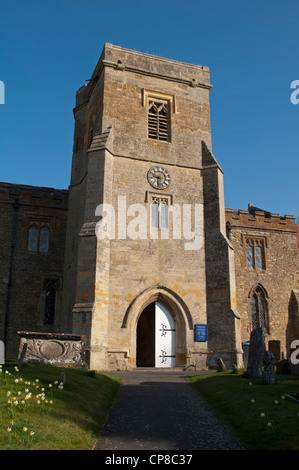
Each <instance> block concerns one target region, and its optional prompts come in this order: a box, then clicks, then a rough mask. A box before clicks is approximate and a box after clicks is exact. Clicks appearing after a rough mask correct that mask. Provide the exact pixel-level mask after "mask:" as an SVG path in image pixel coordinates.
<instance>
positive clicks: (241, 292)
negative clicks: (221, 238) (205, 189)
mask: <svg viewBox="0 0 299 470" xmlns="http://www.w3.org/2000/svg"><path fill="white" fill-rule="evenodd" d="M226 220H227V222H229V223H230V225H231V229H230V239H231V243H232V245H233V247H234V252H235V272H236V285H237V310H238V312H239V314H240V316H241V324H242V342H245V341H249V338H250V332H251V329H252V321H251V307H250V299H251V294H252V291H253V289H254V288H255V287H256V286H258V285H261V286H262V288H263V289H264V292H265V297H266V302H267V307H268V318H269V332H268V334H267V335H266V345H267V347H268V343H269V341H271V340H278V341H280V342H281V352H284V353H285V354H286V355H287V354H288V352H289V346H290V342H291V341H292V340H293V339H295V327H294V318H293V315H294V312H293V311H292V308H291V302H290V301H291V297H292V291H293V289H294V288H295V284H296V271H297V260H298V251H297V240H296V228H295V224H294V217H293V216H288V215H286V216H284V217H281V216H279V215H278V214H270V213H267V212H265V211H261V210H254V209H252V208H251V207H249V210H247V211H246V210H232V209H226ZM246 236H247V237H248V236H252V237H255V238H262V239H263V240H264V241H265V269H248V268H247V265H246V241H245V239H246Z"/></svg>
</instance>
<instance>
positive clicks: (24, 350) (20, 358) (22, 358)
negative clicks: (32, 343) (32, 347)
mask: <svg viewBox="0 0 299 470" xmlns="http://www.w3.org/2000/svg"><path fill="white" fill-rule="evenodd" d="M26 351H27V343H24V344H23V348H22V352H21V354H20V356H19V362H18V368H19V369H21V367H22V365H23V362H24V360H25V355H26Z"/></svg>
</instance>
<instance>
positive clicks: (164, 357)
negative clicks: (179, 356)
mask: <svg viewBox="0 0 299 470" xmlns="http://www.w3.org/2000/svg"><path fill="white" fill-rule="evenodd" d="M155 325H156V326H155V367H175V323H174V319H173V317H172V315H171V313H170V312H169V311H168V310H167V308H166V307H164V305H162V304H160V303H159V302H156V303H155Z"/></svg>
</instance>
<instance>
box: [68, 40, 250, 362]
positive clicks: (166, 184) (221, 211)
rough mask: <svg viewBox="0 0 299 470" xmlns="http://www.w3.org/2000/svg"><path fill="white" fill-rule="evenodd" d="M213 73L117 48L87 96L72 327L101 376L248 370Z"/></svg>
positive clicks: (71, 246) (79, 161)
mask: <svg viewBox="0 0 299 470" xmlns="http://www.w3.org/2000/svg"><path fill="white" fill-rule="evenodd" d="M211 88H212V87H211V85H210V73H209V69H208V67H205V66H197V65H190V64H186V63H182V62H177V61H174V60H168V59H164V58H161V57H156V56H152V55H149V54H143V53H140V52H136V51H132V50H127V49H124V48H121V47H118V46H114V45H112V44H105V46H104V49H103V52H102V55H101V57H100V59H99V62H98V64H97V66H96V68H95V70H94V73H93V75H92V77H91V79H90V81H89V82H88V84H87V85H85V86H83V87H82V88H80V89H79V90H78V92H77V95H76V106H75V109H74V117H75V130H74V149H73V161H72V175H71V184H70V188H69V213H68V226H67V239H66V255H65V273H64V311H65V312H68V314H69V315H68V317H67V316H66V322H65V325H64V328H65V329H68V328H69V329H72V332H73V333H74V334H84V335H86V336H87V337H88V349H89V361H90V368H92V369H98V370H118V369H122V370H125V369H132V368H135V367H174V366H181V367H186V366H189V365H191V364H192V365H195V366H196V367H197V368H198V369H201V368H207V367H215V366H216V364H217V361H218V359H219V357H221V358H222V359H223V360H224V362H225V363H226V364H227V365H228V366H229V365H231V364H232V363H234V364H236V365H237V366H240V365H241V362H242V350H241V342H240V341H241V340H240V319H239V316H238V313H237V311H236V304H235V302H236V295H235V279H234V259H233V249H232V246H231V244H230V242H229V240H228V238H227V237H226V228H225V207H224V197H223V180H222V177H223V174H222V170H221V168H220V166H219V164H218V163H217V161H216V159H215V158H214V156H213V154H212V150H211V129H210V107H209V92H210V90H211Z"/></svg>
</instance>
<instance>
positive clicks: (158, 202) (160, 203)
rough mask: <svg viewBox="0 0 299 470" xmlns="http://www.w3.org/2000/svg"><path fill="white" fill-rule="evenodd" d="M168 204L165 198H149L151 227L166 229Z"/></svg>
mask: <svg viewBox="0 0 299 470" xmlns="http://www.w3.org/2000/svg"><path fill="white" fill-rule="evenodd" d="M168 203H169V200H168V198H166V197H159V196H152V198H151V226H152V227H155V228H168Z"/></svg>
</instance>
